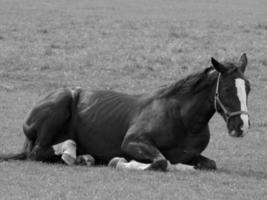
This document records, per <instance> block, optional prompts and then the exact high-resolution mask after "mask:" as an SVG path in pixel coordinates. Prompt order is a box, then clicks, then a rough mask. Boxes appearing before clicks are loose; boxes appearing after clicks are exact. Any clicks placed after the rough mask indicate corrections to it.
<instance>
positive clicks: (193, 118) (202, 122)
mask: <svg viewBox="0 0 267 200" xmlns="http://www.w3.org/2000/svg"><path fill="white" fill-rule="evenodd" d="M212 89H213V86H209V88H208V89H207V90H203V91H200V92H198V93H197V94H194V95H192V96H190V97H189V98H188V100H187V101H185V102H184V105H181V107H180V108H181V116H182V118H183V122H184V124H185V126H186V127H188V128H189V129H191V130H192V132H195V133H197V132H198V131H200V129H201V128H204V127H206V126H207V124H208V122H209V120H210V119H211V117H212V116H213V114H214V113H215V110H214V105H213V98H214V97H213V94H212Z"/></svg>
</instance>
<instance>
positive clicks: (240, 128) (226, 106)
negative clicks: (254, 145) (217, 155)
mask: <svg viewBox="0 0 267 200" xmlns="http://www.w3.org/2000/svg"><path fill="white" fill-rule="evenodd" d="M211 63H212V65H213V67H214V68H215V69H216V70H217V71H218V72H219V75H218V78H217V82H216V86H215V94H214V107H215V110H216V111H217V112H218V113H220V114H221V116H222V117H223V118H224V120H225V121H226V123H227V128H228V132H229V135H230V136H233V137H240V136H244V135H245V134H246V133H247V132H248V128H249V126H250V122H249V115H248V109H247V99H248V94H249V91H250V84H249V81H248V80H247V79H246V78H245V76H244V72H245V69H246V66H247V57H246V54H243V55H242V56H241V58H240V62H239V63H238V64H234V63H220V62H218V61H216V60H215V59H214V58H211Z"/></svg>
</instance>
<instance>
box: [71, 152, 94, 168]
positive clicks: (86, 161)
mask: <svg viewBox="0 0 267 200" xmlns="http://www.w3.org/2000/svg"><path fill="white" fill-rule="evenodd" d="M75 164H77V165H86V166H94V165H95V159H94V158H93V157H92V156H91V155H89V154H86V155H80V156H78V157H77V159H76V161H75Z"/></svg>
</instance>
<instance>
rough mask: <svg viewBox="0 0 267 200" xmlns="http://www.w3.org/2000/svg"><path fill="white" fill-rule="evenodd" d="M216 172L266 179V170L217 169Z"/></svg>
mask: <svg viewBox="0 0 267 200" xmlns="http://www.w3.org/2000/svg"><path fill="white" fill-rule="evenodd" d="M217 172H218V173H221V174H229V175H235V176H241V177H247V178H256V179H258V180H267V174H266V172H262V171H253V170H247V171H232V170H229V169H218V171H217Z"/></svg>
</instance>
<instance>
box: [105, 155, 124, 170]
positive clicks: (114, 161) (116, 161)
mask: <svg viewBox="0 0 267 200" xmlns="http://www.w3.org/2000/svg"><path fill="white" fill-rule="evenodd" d="M126 162H127V160H126V159H125V158H122V157H115V158H112V159H111V160H110V161H109V163H108V166H109V167H112V168H117V166H118V164H119V163H126Z"/></svg>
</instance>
